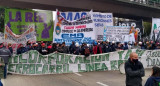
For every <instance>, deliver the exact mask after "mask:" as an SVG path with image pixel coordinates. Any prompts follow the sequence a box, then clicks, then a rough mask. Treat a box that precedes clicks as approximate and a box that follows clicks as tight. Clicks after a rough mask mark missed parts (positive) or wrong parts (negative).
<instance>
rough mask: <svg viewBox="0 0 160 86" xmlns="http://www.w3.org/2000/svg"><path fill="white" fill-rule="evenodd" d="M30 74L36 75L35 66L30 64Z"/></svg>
mask: <svg viewBox="0 0 160 86" xmlns="http://www.w3.org/2000/svg"><path fill="white" fill-rule="evenodd" d="M29 74H35V64H30V66H29Z"/></svg>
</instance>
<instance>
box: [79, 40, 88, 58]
mask: <svg viewBox="0 0 160 86" xmlns="http://www.w3.org/2000/svg"><path fill="white" fill-rule="evenodd" d="M81 55H84V56H85V57H88V56H89V55H90V50H89V47H87V44H86V43H83V44H82V48H81Z"/></svg>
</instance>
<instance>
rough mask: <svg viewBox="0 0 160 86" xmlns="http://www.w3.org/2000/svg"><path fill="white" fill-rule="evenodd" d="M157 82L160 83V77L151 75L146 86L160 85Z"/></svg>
mask: <svg viewBox="0 0 160 86" xmlns="http://www.w3.org/2000/svg"><path fill="white" fill-rule="evenodd" d="M156 82H159V83H160V77H154V76H151V77H149V78H148V79H147V81H146V84H145V86H160V85H156Z"/></svg>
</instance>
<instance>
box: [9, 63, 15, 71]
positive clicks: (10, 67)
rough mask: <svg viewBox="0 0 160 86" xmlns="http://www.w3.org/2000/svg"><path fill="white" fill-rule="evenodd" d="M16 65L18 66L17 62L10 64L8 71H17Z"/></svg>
mask: <svg viewBox="0 0 160 86" xmlns="http://www.w3.org/2000/svg"><path fill="white" fill-rule="evenodd" d="M15 66H16V65H15V64H8V71H10V72H15V70H14V67H15Z"/></svg>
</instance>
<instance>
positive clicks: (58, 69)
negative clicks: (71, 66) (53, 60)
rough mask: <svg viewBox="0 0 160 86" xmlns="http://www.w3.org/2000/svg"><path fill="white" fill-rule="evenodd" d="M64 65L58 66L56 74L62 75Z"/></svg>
mask: <svg viewBox="0 0 160 86" xmlns="http://www.w3.org/2000/svg"><path fill="white" fill-rule="evenodd" d="M62 68H63V67H62V65H57V66H56V73H62Z"/></svg>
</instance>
